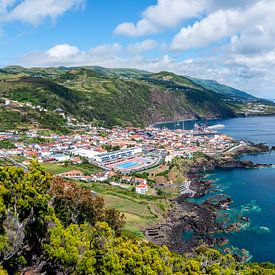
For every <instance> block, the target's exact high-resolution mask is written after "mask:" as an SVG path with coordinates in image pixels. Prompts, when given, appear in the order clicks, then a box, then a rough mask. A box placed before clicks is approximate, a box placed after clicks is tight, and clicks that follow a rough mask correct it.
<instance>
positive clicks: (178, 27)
mask: <svg viewBox="0 0 275 275" xmlns="http://www.w3.org/2000/svg"><path fill="white" fill-rule="evenodd" d="M274 14H275V1H274V0H230V1H228V0H58V1H56V0H0V47H1V51H0V60H1V63H0V64H1V66H6V65H11V64H18V65H22V66H26V67H32V66H44V67H47V66H60V65H64V66H78V65H99V66H105V67H133V68H138V69H143V70H149V71H161V70H167V71H173V72H175V73H178V74H182V75H190V76H193V77H200V78H205V79H215V80H217V81H219V82H222V83H224V84H227V85H231V86H233V87H236V88H239V89H243V90H245V91H248V92H251V93H253V94H255V95H257V96H261V97H266V98H275V90H274V87H275V74H274V69H273V68H274V65H275V43H274V41H275V31H274V27H273V26H274V25H275V18H274Z"/></svg>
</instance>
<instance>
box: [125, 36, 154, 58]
mask: <svg viewBox="0 0 275 275" xmlns="http://www.w3.org/2000/svg"><path fill="white" fill-rule="evenodd" d="M158 45H159V43H158V42H157V41H155V40H152V39H147V40H144V41H142V42H138V43H131V44H129V45H128V47H127V49H128V51H129V52H130V53H133V54H138V53H143V52H147V51H150V50H152V49H155V48H156V47H157V46H158Z"/></svg>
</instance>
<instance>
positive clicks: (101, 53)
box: [89, 43, 122, 57]
mask: <svg viewBox="0 0 275 275" xmlns="http://www.w3.org/2000/svg"><path fill="white" fill-rule="evenodd" d="M121 49H122V47H121V45H120V44H119V43H113V44H103V45H99V46H97V47H95V48H93V49H91V50H90V51H89V54H90V55H92V56H97V57H106V56H108V57H109V56H112V55H115V54H117V53H118V52H120V50H121Z"/></svg>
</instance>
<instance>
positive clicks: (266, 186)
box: [213, 157, 275, 262]
mask: <svg viewBox="0 0 275 275" xmlns="http://www.w3.org/2000/svg"><path fill="white" fill-rule="evenodd" d="M273 161H274V163H275V157H274V159H273ZM213 178H216V179H217V180H216V182H215V186H217V187H218V188H220V189H221V192H223V193H226V194H227V195H229V196H230V197H231V198H233V201H234V202H233V204H231V205H230V209H229V210H227V211H226V212H227V213H229V214H230V216H231V220H232V222H235V221H236V220H235V217H236V216H237V215H238V214H240V213H241V214H242V215H244V216H247V217H249V218H250V222H249V223H247V224H246V227H245V229H244V230H242V231H240V232H236V233H230V234H224V235H223V237H225V238H227V239H229V244H230V245H232V246H236V247H239V248H244V249H246V250H248V251H249V252H250V254H251V255H252V256H253V258H252V260H253V261H272V262H275V253H274V248H275V169H273V168H271V169H268V168H266V169H222V170H217V171H215V173H214V174H213ZM223 186H225V188H223Z"/></svg>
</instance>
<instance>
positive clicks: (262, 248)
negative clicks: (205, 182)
mask: <svg viewBox="0 0 275 275" xmlns="http://www.w3.org/2000/svg"><path fill="white" fill-rule="evenodd" d="M195 122H196V121H185V122H170V123H164V124H158V125H157V127H160V128H163V127H166V128H169V129H182V128H183V127H184V128H185V129H192V128H193V126H194V123H195ZM208 123H209V125H214V124H217V123H222V124H224V125H225V128H224V129H221V130H220V131H221V132H223V133H225V134H227V135H229V136H232V137H233V138H235V139H244V140H250V141H253V142H262V143H266V144H268V145H269V146H275V116H268V117H246V118H234V119H226V120H211V121H209V122H208ZM241 159H243V160H252V161H253V162H254V163H261V164H262V163H268V164H270V163H271V164H275V152H274V151H273V152H271V153H269V154H258V155H245V156H242V157H241ZM209 178H210V179H213V180H214V184H213V185H214V186H213V188H214V189H217V190H219V191H218V193H220V194H221V193H222V194H227V195H229V196H230V197H231V198H232V199H233V203H232V204H231V205H230V208H229V210H226V212H227V214H228V216H229V217H230V219H231V221H232V222H234V221H236V219H237V217H238V215H239V214H242V215H244V216H247V217H248V218H249V222H247V223H245V224H244V226H243V229H242V230H241V231H240V232H234V233H227V234H223V235H221V236H222V237H225V238H227V239H228V240H229V243H228V246H231V247H237V248H239V249H245V250H247V251H249V253H250V255H251V256H252V258H251V260H252V261H258V262H262V261H271V262H273V263H274V262H275V253H274V248H275V168H261V169H217V170H216V171H214V172H213V173H212V174H211V175H210V176H209ZM216 194H217V193H216ZM207 198H209V194H208V195H206V196H205V197H202V198H199V199H195V200H193V201H194V202H196V203H202V202H203V201H204V200H206V199H207Z"/></svg>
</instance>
